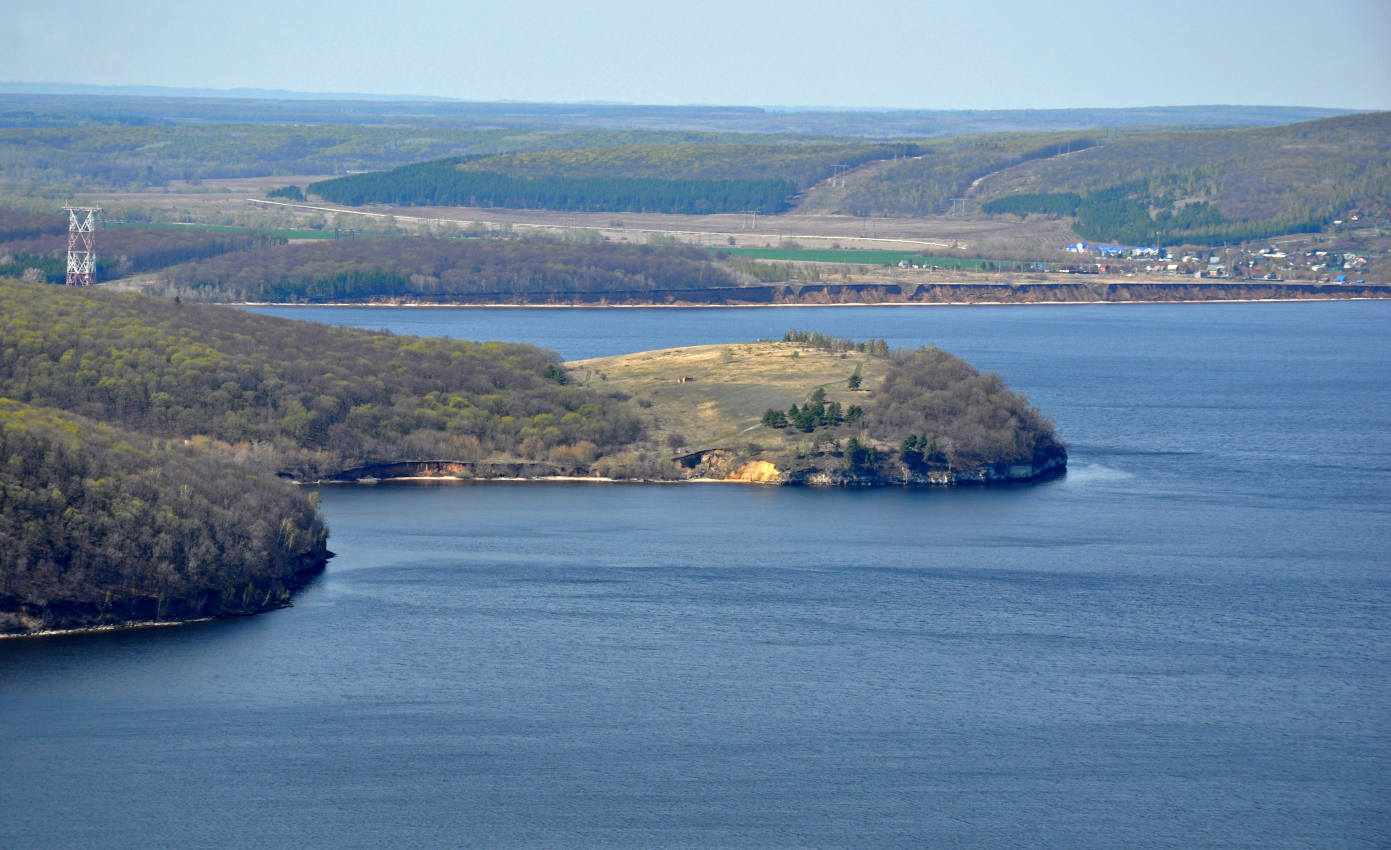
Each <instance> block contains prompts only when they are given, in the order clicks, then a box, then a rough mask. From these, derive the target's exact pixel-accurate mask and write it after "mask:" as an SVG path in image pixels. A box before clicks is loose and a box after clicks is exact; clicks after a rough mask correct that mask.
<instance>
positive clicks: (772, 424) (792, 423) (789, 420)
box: [762, 387, 864, 434]
mask: <svg viewBox="0 0 1391 850" xmlns="http://www.w3.org/2000/svg"><path fill="white" fill-rule="evenodd" d="M862 416H864V408H862V407H861V406H860V405H858V404H852V405H850V406H849V407H848V408H846V407H843V406H842V405H841V403H840V402H838V401H829V402H828V401H826V390H825V389H823V388H822V387H817V388H816V389H815V390H813V391H812V393H811V396H810V397H809V398H808V399H807V402H806V404H804V405H802V406H801V407H798V406H797V405H795V404H794V405H792V406H791V407H789V408H788V409H787V410H786V411H782V410H778V409H776V408H771V407H770V408H768V410H766V411H764V413H763V420H762V421H763V424H764V425H765V426H767V427H769V428H787V427H792V428H796V429H797V430H799V431H803V432H805V433H808V434H810V433H811V432H812V431H815V430H816V429H817V428H831V427H835V426H837V425H847V424H853V423H855V422H858V421H859V420H860V418H861V417H862Z"/></svg>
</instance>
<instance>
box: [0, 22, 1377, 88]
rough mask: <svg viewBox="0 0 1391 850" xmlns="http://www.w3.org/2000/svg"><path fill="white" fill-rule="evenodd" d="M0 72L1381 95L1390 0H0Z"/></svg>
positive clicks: (274, 80)
mask: <svg viewBox="0 0 1391 850" xmlns="http://www.w3.org/2000/svg"><path fill="white" fill-rule="evenodd" d="M6 6H7V7H8V8H7V11H6V12H5V13H4V15H3V19H4V21H5V26H3V27H0V81H4V82H60V83H96V84H106V85H157V86H175V87H193V88H217V89H229V88H238V87H251V88H264V89H288V90H293V91H303V92H358V93H368V94H382V95H407V94H415V95H429V96H438V97H449V98H458V99H461V100H473V101H501V100H513V101H532V102H562V103H563V102H594V101H608V102H620V103H641V104H682V105H684V104H721V105H748V106H800V107H835V108H854V107H866V108H899V109H1021V108H1069V107H1126V106H1172V105H1194V104H1244V105H1281V106H1323V107H1334V108H1349V109H1368V110H1372V109H1375V110H1383V109H1391V51H1388V50H1387V46H1388V45H1391V0H1322V2H1317V3H1312V2H1297V0H1201V2H1200V1H1199V0H1169V2H1164V0H1161V2H1144V3H1141V2H1133V0H1113V2H1097V0H1080V2H1068V3H1061V2H1026V0H957V2H940V0H922V2H904V0H858V2H841V3H832V2H824V0H803V2H784V0H773V2H760V0H744V2H734V0H704V2H700V3H691V2H687V3H679V4H678V3H662V2H660V0H617V2H602V0H594V2H584V3H581V2H559V0H512V2H496V0H494V2H487V3H482V2H475V1H474V0H455V1H454V2H436V0H415V2H406V3H400V4H397V3H392V2H383V0H373V2H366V0H336V2H333V3H303V2H293V0H280V2H271V0H240V2H237V3H217V4H204V3H198V2H188V0H179V2H171V0H140V2H134V3H112V2H109V0H96V1H95V2H94V0H66V2H62V3H55V2H52V0H7V2H6Z"/></svg>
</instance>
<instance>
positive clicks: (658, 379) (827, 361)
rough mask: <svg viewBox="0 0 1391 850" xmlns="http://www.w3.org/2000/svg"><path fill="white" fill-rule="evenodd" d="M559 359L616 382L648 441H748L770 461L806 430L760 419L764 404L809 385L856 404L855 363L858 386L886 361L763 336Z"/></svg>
mask: <svg viewBox="0 0 1391 850" xmlns="http://www.w3.org/2000/svg"><path fill="white" fill-rule="evenodd" d="M565 367H566V370H567V372H568V373H569V375H570V376H571V380H572V381H574V382H576V383H579V384H581V385H583V386H586V387H593V388H602V389H604V390H606V391H613V390H622V391H623V392H626V393H629V394H631V395H632V396H634V397H635V398H637V399H639V406H640V407H641V408H642V415H643V417H644V419H645V420H646V423H645V424H646V425H647V428H648V432H649V436H650V438H651V440H652V442H654V443H656V444H658V445H663V446H668V447H670V448H671V449H672V451H673V453H678V452H694V451H700V450H704V449H715V448H727V449H735V450H739V451H743V450H745V449H746V448H747V447H748V445H749V444H750V443H754V444H757V445H758V446H760V447H761V448H762V451H761V452H754V453H753V454H758V455H759V456H760V457H764V458H767V459H769V460H773V461H774V462H775V463H776V462H777V460H778V459H781V458H782V457H784V456H786V455H788V454H791V453H795V451H796V450H797V448H798V447H799V446H805V445H806V444H809V443H810V442H811V438H812V435H810V434H804V433H802V432H801V431H798V430H796V429H795V428H784V429H773V428H767V427H764V426H763V425H762V424H761V423H760V420H761V417H762V416H763V413H764V411H766V410H768V409H769V408H776V409H778V410H786V409H787V408H789V407H791V406H792V405H794V404H798V405H800V404H804V403H805V402H806V400H807V397H808V396H810V395H811V393H812V391H813V390H815V389H816V388H817V387H821V388H822V389H824V390H825V392H826V400H827V401H828V402H830V401H835V402H840V404H841V405H842V407H845V408H849V406H850V405H852V404H864V403H866V399H868V398H869V396H870V393H869V392H868V391H867V389H864V390H851V389H849V387H848V386H847V381H848V380H849V378H850V376H851V375H852V374H854V373H855V370H856V369H857V368H859V369H860V370H861V377H862V378H863V384H862V386H863V387H865V388H869V387H873V386H878V385H879V383H880V382H881V381H882V380H883V377H884V374H885V373H886V371H887V368H888V361H886V360H884V359H883V358H877V357H867V356H866V355H864V354H863V353H859V352H853V351H852V352H846V353H832V352H828V351H822V350H818V349H814V348H810V347H809V346H806V345H802V344H799V343H792V342H768V341H763V342H748V343H732V344H729V345H703V346H695V347H690V348H672V349H667V350H663V351H644V352H640V353H637V354H624V355H619V356H616V357H601V358H596V359H592V360H576V361H572V362H570V363H566V364H565ZM648 403H650V405H649V404H648ZM779 465H781V464H779Z"/></svg>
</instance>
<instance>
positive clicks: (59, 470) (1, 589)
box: [0, 399, 327, 634]
mask: <svg viewBox="0 0 1391 850" xmlns="http://www.w3.org/2000/svg"><path fill="white" fill-rule="evenodd" d="M0 458H3V459H4V463H3V464H0V544H2V545H0V634H12V633H19V634H23V633H28V632H36V631H44V630H50V629H70V628H81V627H91V626H100V625H119V624H123V623H129V622H141V621H159V620H182V619H190V618H197V617H208V616H214V615H219V614H227V613H233V612H253V611H259V610H264V609H265V608H267V607H275V606H277V605H282V604H284V603H285V602H286V601H287V599H288V597H289V593H290V591H291V590H292V589H293V588H294V587H296V586H298V585H299V584H300V583H301V582H303V581H304V580H305V579H306V578H307V577H308V576H310V575H312V574H313V573H315V572H317V571H319V570H321V569H322V568H323V564H324V561H325V560H326V558H327V550H326V549H325V545H324V543H325V530H324V527H323V524H322V523H321V522H320V521H319V518H318V516H317V513H316V511H315V508H314V505H313V504H312V503H311V500H310V499H309V498H308V497H307V496H306V495H305V494H304V493H302V492H299V491H297V490H295V489H294V488H291V487H288V486H286V485H285V484H284V483H283V482H280V481H277V480H275V479H274V478H273V477H271V476H270V475H267V474H265V473H260V472H256V471H255V470H253V469H251V468H249V467H248V466H247V465H245V464H241V463H236V462H234V461H232V460H231V459H228V458H223V457H219V456H215V455H210V454H208V453H206V452H201V451H195V450H193V449H188V448H182V447H175V446H171V445H169V444H167V443H166V442H165V441H162V440H152V439H150V438H149V437H148V436H145V435H141V434H134V433H131V432H129V431H123V430H120V429H116V428H112V427H109V426H107V425H104V424H101V423H99V422H94V421H92V420H89V419H85V418H83V417H80V416H75V415H73V414H70V413H64V412H61V411H57V410H53V409H50V408H42V407H33V406H30V405H25V404H20V403H18V402H14V401H10V400H8V399H0Z"/></svg>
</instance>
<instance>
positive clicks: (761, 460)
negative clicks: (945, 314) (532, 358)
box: [566, 331, 1067, 484]
mask: <svg viewBox="0 0 1391 850" xmlns="http://www.w3.org/2000/svg"><path fill="white" fill-rule="evenodd" d="M566 368H567V370H568V372H569V374H570V375H571V377H572V379H573V380H575V381H576V382H577V383H580V384H581V385H583V386H604V387H616V388H618V389H621V390H623V391H624V392H625V393H626V394H631V395H632V396H633V397H634V399H635V400H636V401H637V403H638V407H639V409H640V414H639V415H640V416H641V418H642V421H643V424H644V428H645V430H646V432H647V434H648V436H649V439H651V440H652V441H653V442H656V443H657V444H659V445H665V446H666V447H667V448H669V449H670V450H671V451H672V452H673V453H676V454H677V455H678V459H677V465H678V466H679V467H680V468H681V470H682V471H683V472H682V474H683V475H687V476H692V477H714V478H735V479H739V480H751V481H760V482H766V483H818V484H882V483H933V484H955V483H963V482H967V481H992V480H1018V479H1027V478H1034V477H1038V476H1041V475H1044V474H1047V473H1049V472H1052V471H1056V470H1057V469H1060V468H1061V466H1062V465H1064V464H1065V463H1066V457H1067V452H1066V449H1065V448H1064V447H1063V444H1062V442H1061V441H1060V440H1059V439H1058V437H1057V434H1056V433H1054V431H1053V427H1052V423H1051V422H1049V421H1048V420H1047V419H1046V418H1045V417H1043V416H1042V415H1041V414H1040V413H1039V412H1038V411H1037V410H1035V409H1033V408H1032V407H1030V406H1029V404H1028V401H1027V400H1026V399H1025V398H1023V397H1022V396H1020V395H1018V394H1016V393H1014V392H1012V391H1010V390H1009V389H1008V388H1006V387H1005V386H1004V384H1003V382H1002V381H1001V380H1000V377H999V376H998V375H994V374H986V375H982V374H980V373H979V372H977V371H976V370H975V369H974V368H973V367H972V366H971V365H970V364H968V363H966V362H965V361H963V360H961V359H960V358H958V357H954V356H952V355H951V354H949V353H947V352H945V351H942V350H941V349H938V348H928V349H920V350H918V351H896V352H891V351H889V350H888V348H887V346H885V345H884V344H883V343H882V341H878V342H876V341H873V340H871V341H869V342H867V343H853V342H851V341H849V340H840V339H835V338H832V337H826V336H824V335H822V334H817V333H808V332H800V331H793V332H790V333H789V334H788V335H787V338H786V339H784V340H783V341H779V342H772V341H761V342H753V343H734V344H727V345H705V346H695V347H691V348H675V349H669V350H665V351H646V352H640V353H637V354H625V355H619V356H615V357H603V358H596V359H592V360H580V361H575V362H571V363H567V364H566ZM624 460H625V458H624V457H623V456H622V455H620V456H617V457H613V458H610V460H609V465H610V468H611V469H615V470H623V469H624V466H623V464H624Z"/></svg>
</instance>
